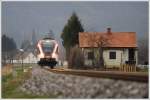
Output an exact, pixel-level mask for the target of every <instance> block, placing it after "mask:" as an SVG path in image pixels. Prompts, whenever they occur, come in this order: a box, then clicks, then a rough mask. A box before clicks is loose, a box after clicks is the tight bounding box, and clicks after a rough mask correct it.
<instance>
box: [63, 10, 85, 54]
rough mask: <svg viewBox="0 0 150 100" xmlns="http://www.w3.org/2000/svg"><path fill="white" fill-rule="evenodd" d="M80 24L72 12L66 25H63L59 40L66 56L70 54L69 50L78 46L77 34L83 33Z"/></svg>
mask: <svg viewBox="0 0 150 100" xmlns="http://www.w3.org/2000/svg"><path fill="white" fill-rule="evenodd" d="M83 31H84V29H83V27H82V24H81V22H80V20H79V18H78V16H77V15H76V13H75V12H74V13H73V14H72V16H71V17H70V19H69V20H68V23H67V24H66V25H65V27H64V29H63V32H62V34H61V38H62V39H63V46H64V47H65V49H66V56H68V55H69V53H70V48H71V47H73V46H75V45H77V44H79V32H83Z"/></svg>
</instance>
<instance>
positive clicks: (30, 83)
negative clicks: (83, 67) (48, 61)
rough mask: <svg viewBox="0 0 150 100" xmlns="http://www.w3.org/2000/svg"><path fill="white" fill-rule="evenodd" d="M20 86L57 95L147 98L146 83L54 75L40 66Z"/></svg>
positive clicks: (33, 91)
mask: <svg viewBox="0 0 150 100" xmlns="http://www.w3.org/2000/svg"><path fill="white" fill-rule="evenodd" d="M19 89H20V90H21V91H23V92H25V93H27V94H34V95H41V96H42V95H49V96H51V95H54V96H56V98H148V83H140V82H133V81H123V80H113V79H103V78H92V77H84V76H75V75H65V74H56V73H52V72H49V71H47V70H44V69H41V68H40V67H34V68H33V69H32V76H31V78H30V79H28V80H26V81H25V83H24V84H23V85H22V86H20V87H19Z"/></svg>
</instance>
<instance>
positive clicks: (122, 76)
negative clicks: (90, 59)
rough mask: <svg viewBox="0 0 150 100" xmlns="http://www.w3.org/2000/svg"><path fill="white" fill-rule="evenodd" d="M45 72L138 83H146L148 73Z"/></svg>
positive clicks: (69, 70) (59, 70)
mask: <svg viewBox="0 0 150 100" xmlns="http://www.w3.org/2000/svg"><path fill="white" fill-rule="evenodd" d="M45 69H46V70H48V71H50V72H54V73H60V74H71V75H79V76H88V77H97V78H111V79H117V80H129V81H138V82H148V73H145V72H121V71H94V70H72V69H60V68H58V69H49V68H45Z"/></svg>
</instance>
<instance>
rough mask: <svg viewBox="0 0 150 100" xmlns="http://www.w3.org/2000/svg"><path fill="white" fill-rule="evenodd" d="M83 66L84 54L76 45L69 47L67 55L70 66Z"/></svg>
mask: <svg viewBox="0 0 150 100" xmlns="http://www.w3.org/2000/svg"><path fill="white" fill-rule="evenodd" d="M83 66H84V55H83V52H82V51H81V49H80V48H78V47H77V46H75V47H73V48H71V50H70V56H69V67H70V68H81V67H83Z"/></svg>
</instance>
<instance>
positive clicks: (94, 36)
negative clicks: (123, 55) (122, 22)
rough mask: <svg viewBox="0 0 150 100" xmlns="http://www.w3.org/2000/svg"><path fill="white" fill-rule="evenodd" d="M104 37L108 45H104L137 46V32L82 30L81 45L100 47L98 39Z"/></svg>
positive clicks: (80, 35) (80, 34)
mask: <svg viewBox="0 0 150 100" xmlns="http://www.w3.org/2000/svg"><path fill="white" fill-rule="evenodd" d="M101 37H104V39H105V41H106V42H105V43H106V45H104V47H137V42H136V33H135V32H111V33H107V32H106V33H104V32H80V33H79V46H80V47H98V45H97V43H96V41H98V42H99V41H101V40H102V38H101Z"/></svg>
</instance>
